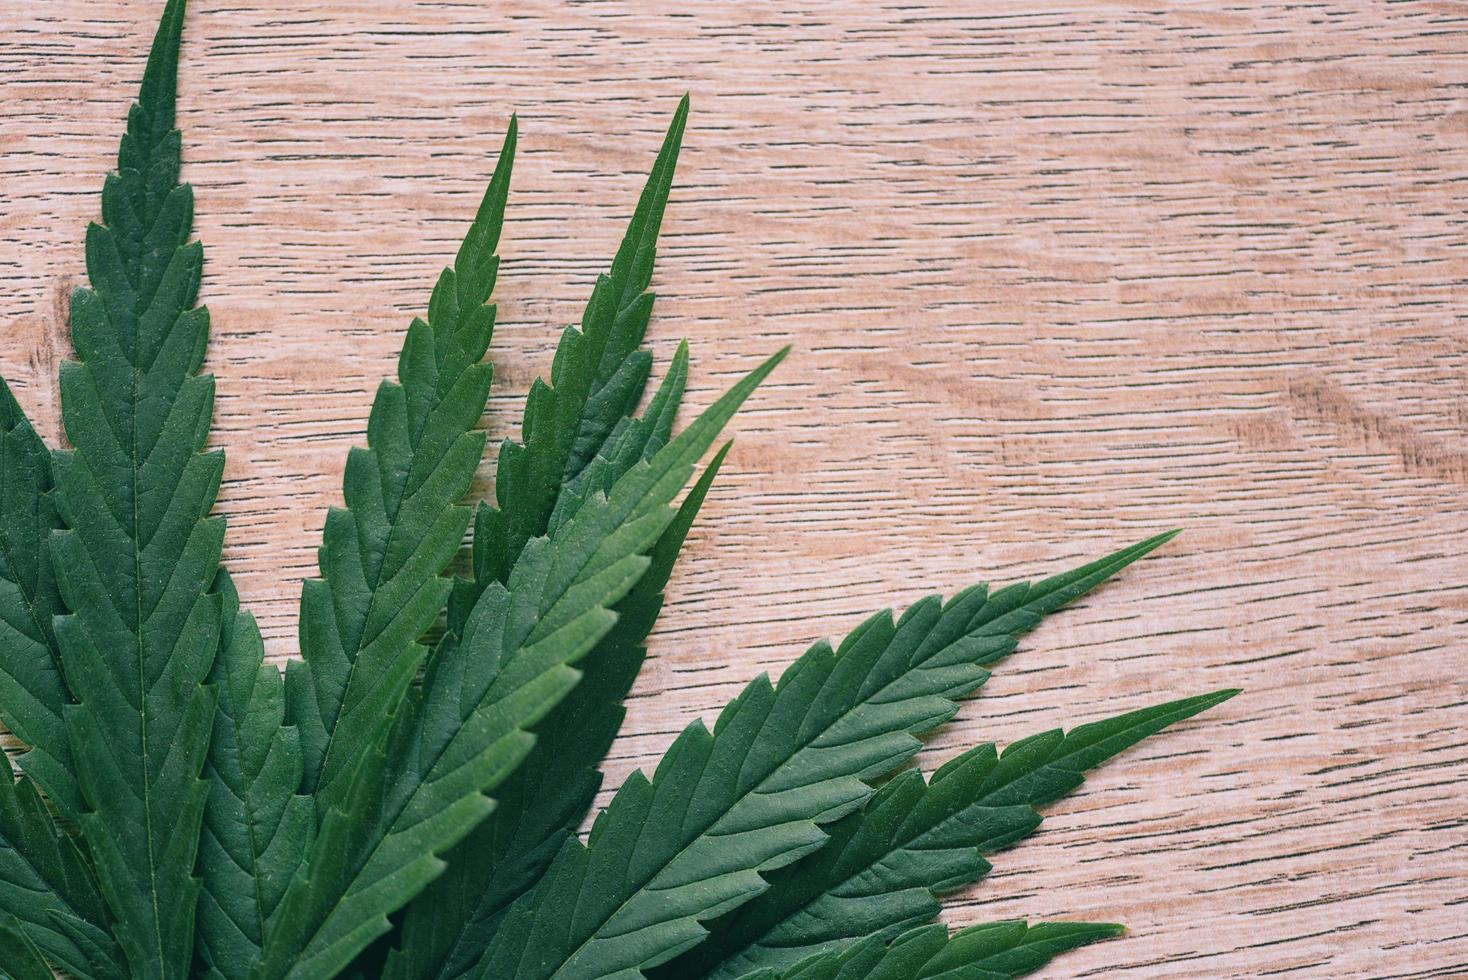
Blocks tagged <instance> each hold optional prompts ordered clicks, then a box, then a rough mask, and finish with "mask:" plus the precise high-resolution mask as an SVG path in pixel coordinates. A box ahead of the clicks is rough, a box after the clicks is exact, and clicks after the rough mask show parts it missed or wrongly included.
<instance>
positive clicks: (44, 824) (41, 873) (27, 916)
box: [0, 752, 127, 980]
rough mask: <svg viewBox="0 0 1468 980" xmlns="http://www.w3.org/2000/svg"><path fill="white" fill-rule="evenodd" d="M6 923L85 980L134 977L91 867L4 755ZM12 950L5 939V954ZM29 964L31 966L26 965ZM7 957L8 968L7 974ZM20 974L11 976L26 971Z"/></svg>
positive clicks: (0, 916) (2, 887)
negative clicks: (115, 939)
mask: <svg viewBox="0 0 1468 980" xmlns="http://www.w3.org/2000/svg"><path fill="white" fill-rule="evenodd" d="M0 920H4V921H7V922H9V923H10V924H11V927H12V929H13V931H15V932H17V933H20V934H22V935H24V937H25V939H26V942H27V943H28V944H34V946H35V948H36V949H37V950H39V951H40V952H41V953H44V954H45V955H46V956H48V957H50V959H51V960H52V961H53V962H54V963H55V964H56V965H57V966H59V967H61V968H62V969H64V970H66V971H68V972H69V973H71V974H73V975H75V976H79V977H94V978H98V980H101V978H116V980H122V978H124V977H126V976H127V973H126V971H125V970H124V969H123V966H122V952H121V950H119V949H118V948H117V946H116V944H115V943H114V942H113V940H112V935H111V933H110V932H108V924H109V923H108V916H107V909H106V906H105V905H104V904H103V901H102V895H101V893H100V892H99V891H98V889H97V881H96V878H95V877H94V876H93V873H92V869H91V866H90V864H89V862H88V861H87V860H86V858H85V857H84V856H83V854H82V852H81V850H80V849H79V848H78V847H77V845H76V843H75V841H73V840H72V839H71V838H70V837H68V836H67V835H65V834H64V833H62V832H61V830H60V829H59V828H58V827H57V826H56V824H55V822H54V821H53V820H52V819H51V813H50V811H48V810H47V809H46V804H45V803H44V802H42V800H41V797H40V796H39V795H38V794H37V793H36V790H35V788H34V787H33V786H32V785H31V783H30V780H29V779H25V778H22V779H20V780H16V778H15V774H14V773H13V772H12V771H11V768H10V760H9V758H8V757H6V756H5V754H4V753H3V752H0ZM9 946H10V944H9V943H7V942H5V941H4V937H0V949H5V948H7V947H9ZM21 959H23V958H21ZM4 962H5V961H4V959H3V957H0V967H3V968H5V969H10V968H9V967H4V966H3V965H4ZM19 969H20V967H19V966H17V967H15V969H14V970H11V972H15V970H19Z"/></svg>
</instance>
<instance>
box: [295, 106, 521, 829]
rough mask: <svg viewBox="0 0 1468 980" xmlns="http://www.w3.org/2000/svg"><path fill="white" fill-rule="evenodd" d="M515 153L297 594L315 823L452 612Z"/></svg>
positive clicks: (299, 679)
mask: <svg viewBox="0 0 1468 980" xmlns="http://www.w3.org/2000/svg"><path fill="white" fill-rule="evenodd" d="M515 142H516V124H515V122H514V121H513V120H512V121H511V123H510V129H509V132H508V133H507V134H506V136H505V143H504V148H503V149H502V150H501V151H500V157H499V162H498V163H497V164H496V166H495V172H494V177H493V178H492V179H491V180H490V183H489V188H488V190H487V191H486V192H485V195H484V200H483V202H482V203H481V204H480V206H479V212H478V214H477V215H476V216H475V219H474V223H473V225H472V226H471V227H470V229H469V233H468V235H467V236H466V237H465V239H464V243H463V245H462V246H460V248H459V253H458V256H457V257H456V258H455V260H454V266H453V268H452V269H445V270H444V271H443V273H442V274H441V275H440V276H439V279H438V284H437V285H436V286H435V287H434V290H433V296H432V298H431V299H430V300H429V304H428V319H427V321H426V322H425V321H424V320H421V319H417V320H414V321H413V324H412V326H410V327H409V328H408V336H407V339H406V340H405V341H404V342H403V352H402V354H401V356H400V357H399V359H398V379H399V381H400V382H401V383H400V384H394V383H393V382H391V381H384V382H383V383H382V385H381V387H379V388H378V391H377V397H376V399H375V400H374V401H373V404H372V417H371V420H370V421H369V422H368V425H367V443H368V448H367V449H360V448H359V449H353V450H352V452H351V454H350V456H349V457H348V460H347V471H346V478H345V480H344V490H345V494H346V503H347V507H346V509H336V508H333V509H332V511H331V513H330V514H329V515H328V516H327V519H326V531H325V535H324V543H323V545H322V547H321V553H320V559H321V560H320V565H321V578H319V579H315V580H312V581H309V582H307V583H306V585H305V588H304V589H303V590H302V594H301V627H300V633H301V653H302V656H303V658H304V659H303V660H300V661H293V662H292V663H291V664H290V665H289V667H288V669H287V672H286V695H287V698H288V704H289V708H290V710H289V718H290V721H291V722H292V723H293V724H294V725H296V726H297V728H298V729H299V730H300V739H301V747H302V750H303V756H304V769H305V777H304V782H303V786H304V788H305V789H306V790H307V791H309V792H311V793H312V794H314V796H315V797H316V801H317V809H318V813H319V814H324V813H325V811H326V810H327V809H328V808H330V807H340V806H342V805H344V803H345V800H346V799H347V797H348V796H349V795H350V791H351V779H352V776H353V774H354V773H355V772H356V769H357V765H358V764H359V763H360V762H361V761H362V759H363V757H364V756H365V755H366V754H367V753H369V752H370V751H371V750H372V747H373V746H374V745H375V744H376V741H377V739H378V735H379V731H380V730H381V729H382V727H383V722H384V719H385V718H388V717H390V716H391V715H392V713H393V711H394V710H395V709H396V707H397V704H398V702H399V701H400V700H401V699H402V697H403V695H404V693H405V692H406V691H407V689H408V685H409V684H410V683H411V682H412V680H413V677H414V676H415V675H416V674H417V672H418V670H419V668H420V667H421V666H422V663H423V660H424V657H425V656H426V654H427V652H428V651H427V648H426V647H424V646H423V645H422V644H421V643H420V642H419V640H420V639H421V637H422V636H423V634H424V633H425V632H426V631H427V630H428V628H429V626H431V625H432V623H433V621H434V619H435V618H436V617H437V616H438V613H439V611H440V610H441V609H442V608H443V604H444V601H445V600H446V599H447V598H448V594H449V589H450V583H449V582H448V580H446V579H443V578H441V577H440V573H441V572H443V570H444V569H445V568H446V567H447V566H448V564H449V562H450V561H451V560H452V559H453V557H454V553H455V552H456V551H457V550H458V547H459V542H460V541H461V540H462V539H463V536H464V531H465V530H466V529H467V527H468V524H469V516H470V513H469V510H468V508H465V507H459V506H456V503H457V501H458V500H459V499H460V498H461V497H463V495H464V493H465V492H466V491H467V490H468V489H469V484H470V482H471V481H472V480H473V477H474V470H475V468H476V467H477V466H478V464H479V458H480V456H481V455H482V454H483V452H484V435H483V433H480V432H476V431H474V427H475V425H476V424H477V423H478V421H479V418H480V416H481V415H483V414H484V405H485V402H486V401H487V400H488V398H489V386H490V381H491V378H492V375H493V370H492V368H491V366H490V365H489V364H487V363H484V362H483V358H484V354H485V352H486V351H487V350H488V348H489V341H490V336H491V335H492V334H493V332H494V318H495V308H494V307H493V306H487V305H485V304H486V302H487V301H488V299H489V296H490V294H491V293H492V292H493V291H494V284H495V278H496V274H497V272H498V269H499V258H498V256H496V255H495V249H496V247H497V246H498V244H499V237H500V227H501V225H502V223H503V220H504V210H505V199H506V195H507V194H508V192H509V182H510V170H511V168H512V166H513V165H514V159H515ZM318 819H319V818H318Z"/></svg>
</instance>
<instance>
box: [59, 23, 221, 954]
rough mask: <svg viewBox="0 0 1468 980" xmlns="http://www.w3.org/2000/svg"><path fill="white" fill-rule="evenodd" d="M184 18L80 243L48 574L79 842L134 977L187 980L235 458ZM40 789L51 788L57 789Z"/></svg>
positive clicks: (146, 85)
mask: <svg viewBox="0 0 1468 980" xmlns="http://www.w3.org/2000/svg"><path fill="white" fill-rule="evenodd" d="M183 18H184V3H183V0H170V2H169V3H168V6H167V7H166V8H165V11H164V14H163V19H162V23H161V24H160V26H159V28H158V34H157V37H156V39H155V40H154V42H153V49H152V52H151V54H150V55H149V58H148V65H147V68H146V70H145V72H144V75H143V84H142V90H141V93H140V95H139V97H138V102H137V104H135V105H134V106H133V108H132V110H131V112H130V113H129V115H128V126H127V133H126V135H124V137H123V139H122V146H121V149H120V150H119V153H118V163H117V172H116V173H114V174H111V175H110V176H108V178H107V181H106V184H105V185H104V187H103V191H102V219H103V222H104V223H103V224H93V225H92V226H91V227H90V228H88V230H87V248H86V256H87V272H88V276H89V278H90V280H91V288H90V289H85V288H83V289H78V290H76V291H75V292H74V293H73V294H72V300H71V335H72V342H73V345H74V347H75V349H76V354H77V358H78V360H77V361H76V362H69V363H65V364H63V365H62V368H61V409H62V420H63V422H64V424H65V428H66V434H67V437H68V439H69V440H70V441H71V444H72V445H73V446H74V447H75V449H74V451H70V452H58V453H56V454H55V457H54V459H53V465H54V471H55V478H56V486H57V494H56V503H57V509H58V511H59V513H60V515H61V517H62V520H63V522H64V524H65V526H66V527H67V528H68V529H67V530H63V531H57V532H55V533H54V535H53V537H52V562H53V565H54V568H55V572H56V580H57V585H58V588H59V591H60V594H61V596H62V598H63V600H64V602H65V605H66V607H67V608H68V609H69V610H70V613H69V614H67V615H63V616H59V617H58V618H56V620H55V621H54V629H55V635H56V640H57V643H58V645H59V647H60V649H61V655H62V656H61V660H62V665H63V667H64V672H65V678H66V682H67V686H68V687H69V688H70V689H71V691H72V693H73V694H74V696H75V698H76V701H77V703H76V704H75V705H69V706H67V707H66V708H65V710H64V718H65V722H66V728H67V732H68V734H69V736H70V742H71V750H72V757H73V760H74V764H75V766H76V770H77V776H78V781H79V783H80V787H81V796H82V799H83V800H84V802H85V808H86V812H83V813H81V814H80V817H79V821H78V822H79V826H80V827H81V829H82V832H83V833H84V834H85V836H86V840H87V845H88V848H89V850H90V852H91V854H92V857H93V859H94V860H95V861H96V866H97V871H98V876H99V880H100V884H101V890H102V894H103V896H104V897H105V898H106V900H107V904H108V906H109V907H110V909H111V911H112V914H113V916H114V917H115V918H116V920H117V926H116V934H117V937H118V940H119V942H120V944H121V945H122V947H123V951H124V953H125V955H126V957H127V960H128V966H129V971H130V973H131V975H132V976H134V977H140V978H142V977H182V976H184V975H186V974H187V973H188V970H189V966H190V962H191V958H192V953H193V936H194V911H195V908H196V905H197V897H198V891H199V880H198V879H197V878H196V877H194V875H193V871H194V857H195V853H196V850H197V847H198V839H199V825H200V821H201V819H202V817H203V808H204V797H205V793H206V787H205V784H204V783H203V782H202V781H201V780H200V779H199V773H200V769H201V768H202V766H203V763H204V755H205V752H206V751H207V749H208V745H209V732H210V724H211V718H212V715H213V711H214V693H213V691H212V690H210V689H209V688H208V687H206V686H205V684H204V681H205V679H206V678H207V676H208V674H209V669H210V666H211V664H212V663H213V660H214V655H215V649H216V647H217V646H218V641H219V601H218V599H217V598H215V597H214V596H211V595H210V594H209V586H210V584H211V583H212V582H213V580H214V575H215V571H216V569H217V568H218V563H219V550H220V545H221V542H222V540H223V535H224V521H223V519H222V518H219V517H213V518H211V517H209V516H208V514H209V511H210V509H211V508H212V507H213V504H214V497H215V494H216V493H217V491H218V487H219V478H220V474H221V472H222V470H223V465H224V457H223V455H222V454H220V453H217V452H212V453H206V452H204V444H205V440H206V438H207V436H208V433H209V426H210V421H211V416H212V414H213V402H214V382H213V379H212V378H209V377H200V376H199V375H198V371H199V369H200V367H201V365H202V364H203V360H204V351H205V347H206V345H207V343H208V334H209V315H208V311H207V310H205V309H203V308H202V307H200V308H194V300H195V296H196V294H197V292H198V286H199V276H200V272H201V269H202V264H203V250H202V249H201V248H200V246H199V245H198V243H197V242H195V243H190V242H189V235H190V229H191V226H192V223H193V193H192V191H191V190H190V188H189V187H188V186H187V185H180V184H179V181H178V174H179V166H180V154H179V148H180V137H179V133H178V130H177V129H175V128H174V103H175V95H176V84H177V83H176V75H177V67H178V46H179V39H180V35H181V32H182V28H183ZM48 785H49V784H48Z"/></svg>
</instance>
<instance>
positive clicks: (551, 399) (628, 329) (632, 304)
mask: <svg viewBox="0 0 1468 980" xmlns="http://www.w3.org/2000/svg"><path fill="white" fill-rule="evenodd" d="M687 119H688V97H687V96H684V97H683V100H682V101H681V102H680V103H679V105H678V111H677V112H676V113H675V114H674V116H673V122H672V125H671V126H669V127H668V133H667V136H666V137H665V138H664V140H663V147H662V150H661V151H660V152H659V153H658V157H657V160H656V162H655V163H654V164H653V169H652V175H651V176H650V177H649V178H648V181H647V185H646V186H645V187H644V188H643V191H642V197H641V199H640V200H639V201H638V204H637V209H636V211H635V212H634V213H633V216H632V222H631V224H630V225H628V227H627V233H626V235H625V236H624V237H623V239H622V244H621V247H620V248H619V249H618V250H617V255H616V257H615V258H614V259H613V260H612V267H611V269H610V271H608V272H607V273H606V274H605V275H601V276H598V277H597V280H596V286H595V288H594V289H593V290H592V294H591V301H590V302H589V303H588V304H587V306H586V311H585V313H584V314H583V315H582V318H581V329H580V330H577V329H576V328H575V327H567V328H566V331H565V333H563V334H562V335H561V341H560V344H559V345H558V346H557V348H556V355H555V360H554V361H553V363H552V365H551V380H550V384H549V385H547V384H546V383H545V382H544V381H542V380H540V379H539V378H537V379H536V380H535V382H534V383H533V384H532V385H531V386H530V394H529V396H528V397H527V399H526V402H525V421H524V424H523V426H522V434H523V438H524V440H525V441H524V443H523V444H520V443H516V442H513V441H510V440H506V441H505V443H504V445H503V446H502V447H501V448H500V453H499V460H498V463H497V470H496V476H495V497H496V500H497V501H498V503H499V507H498V509H495V508H493V507H490V506H488V505H487V504H482V505H481V506H480V508H479V511H478V513H477V515H476V517H475V524H474V579H473V581H472V582H464V583H462V584H460V585H458V586H457V591H458V593H459V594H458V595H456V597H455V601H454V603H453V606H452V608H451V610H450V618H449V628H450V629H451V630H453V629H455V627H456V625H457V623H459V622H462V618H463V616H465V615H466V614H467V611H468V609H469V608H470V607H471V606H472V605H473V602H474V600H475V599H477V598H478V596H479V593H480V592H481V591H483V590H484V589H485V588H486V587H487V586H488V585H489V583H491V582H500V583H503V582H504V581H505V580H506V578H507V577H508V576H509V573H510V569H511V568H513V567H514V565H515V561H516V559H517V558H518V557H519V555H520V551H521V549H523V548H524V547H525V542H527V541H529V540H530V539H531V538H535V537H538V536H540V535H542V534H544V533H545V531H546V527H547V522H548V521H549V519H550V515H551V512H552V510H554V508H555V506H556V502H557V500H558V499H560V496H561V489H562V487H563V486H564V485H566V484H569V483H571V482H572V481H573V480H574V479H575V478H576V476H577V474H579V473H580V472H581V470H582V469H584V468H585V467H586V465H587V463H588V462H590V461H591V460H592V459H593V458H594V457H595V455H596V453H597V451H598V450H599V449H600V448H601V446H602V444H603V443H604V442H605V441H606V439H607V437H608V436H609V435H610V434H611V433H612V430H613V429H614V428H615V427H616V425H617V423H618V422H619V421H620V420H622V419H623V418H625V417H626V416H628V415H630V414H631V412H632V410H633V408H634V407H635V406H636V405H637V402H638V400H639V399H640V398H641V397H642V390H643V386H644V385H645V384H646V383H647V376H648V372H649V370H650V367H651V364H652V359H651V357H650V355H649V354H648V353H647V352H646V351H643V350H640V349H639V346H638V345H640V344H641V343H642V338H643V336H644V334H646V332H647V323H648V317H649V316H650V315H651V313H652V305H653V299H654V296H653V294H652V293H649V292H647V288H648V285H649V284H650V283H651V281H652V269H653V262H654V260H655V258H656V256H657V236H658V230H659V228H660V227H661V226H662V220H663V210H664V208H665V207H666V206H667V202H668V192H669V189H670V188H671V186H672V181H673V171H674V169H675V168H676V166H677V163H678V151H679V148H680V147H681V146H682V142H683V128H684V124H685V123H686V121H687Z"/></svg>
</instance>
